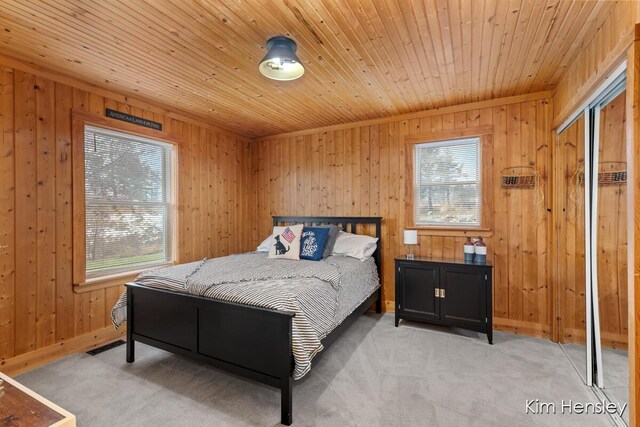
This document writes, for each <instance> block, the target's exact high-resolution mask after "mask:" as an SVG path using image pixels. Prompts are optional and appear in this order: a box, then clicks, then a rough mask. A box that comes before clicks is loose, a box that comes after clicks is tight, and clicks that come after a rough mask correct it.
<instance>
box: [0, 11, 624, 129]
mask: <svg viewBox="0 0 640 427" xmlns="http://www.w3.org/2000/svg"><path fill="white" fill-rule="evenodd" d="M614 3H615V2H606V1H600V2H594V1H569V0H485V1H481V0H474V1H472V0H425V1H418V0H416V1H409V0H348V1H347V0H344V1H339V0H324V1H320V0H316V1H304V0H275V1H258V0H244V1H242V0H235V1H224V2H222V1H214V0H189V1H184V0H146V1H144V0H133V1H131V0H122V1H118V0H103V1H93V0H73V1H70V0H3V1H2V2H1V4H0V26H1V27H0V46H1V48H0V51H2V52H3V53H5V54H6V55H7V56H11V57H14V58H17V59H20V60H22V61H26V62H28V63H31V64H34V65H37V66H41V67H44V68H47V69H49V70H52V71H55V72H58V73H62V74H65V75H69V76H74V77H77V78H79V79H82V80H84V81H87V82H89V83H93V84H95V85H98V86H100V87H103V88H107V89H110V90H113V91H117V92H119V93H122V94H125V95H130V96H135V97H137V98H140V99H143V100H151V101H154V102H156V103H160V104H161V105H163V106H166V107H170V108H172V109H174V110H177V111H179V112H183V113H184V112H187V113H188V114H189V115H191V116H193V117H197V118H199V119H202V120H206V121H208V122H210V123H213V124H216V125H219V126H221V127H223V128H226V129H229V130H232V131H235V132H237V133H239V134H241V135H244V136H248V137H257V136H264V135H269V134H274V133H280V132H286V131H294V130H300V129H308V128H313V127H318V126H323V125H331V124H338V123H346V122H352V121H356V120H364V119H371V118H378V117H386V116H391V115H396V114H402V113H410V112H415V111H421V110H425V109H433V108H438V107H444V106H449V105H455V104H460V103H465V102H473V101H479V100H484V99H489V98H495V97H502V96H509V95H517V94H522V93H528V92H536V91H541V90H550V89H553V88H554V86H555V84H557V83H558V81H559V79H560V77H561V76H562V74H563V70H565V68H566V67H567V65H568V64H569V63H570V61H571V59H572V58H573V56H574V54H575V52H576V51H577V50H578V49H579V48H580V45H581V44H582V43H583V42H584V41H585V40H588V38H589V37H590V36H592V34H593V32H594V29H595V28H596V26H597V25H599V23H600V22H602V20H603V18H604V17H605V16H606V14H607V13H608V11H609V10H610V9H611V7H612V6H613V4H614ZM278 34H286V35H290V36H291V37H293V38H294V39H295V40H296V41H297V43H298V45H299V49H298V51H299V56H300V59H301V60H302V61H303V62H304V65H305V68H306V72H305V75H304V76H303V77H302V78H300V79H299V80H296V81H292V82H276V81H272V80H269V79H266V78H265V77H263V76H262V75H260V73H259V72H258V68H257V64H258V61H259V60H260V59H261V58H262V56H263V55H264V53H265V41H266V40H267V39H268V38H269V37H270V36H273V35H278Z"/></svg>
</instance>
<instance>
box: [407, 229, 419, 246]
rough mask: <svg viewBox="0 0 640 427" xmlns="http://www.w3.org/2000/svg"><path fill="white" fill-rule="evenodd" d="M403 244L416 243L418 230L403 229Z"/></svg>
mask: <svg viewBox="0 0 640 427" xmlns="http://www.w3.org/2000/svg"><path fill="white" fill-rule="evenodd" d="M404 244H405V245H417V244H418V230H404Z"/></svg>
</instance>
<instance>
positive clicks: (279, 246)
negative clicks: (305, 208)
mask: <svg viewBox="0 0 640 427" xmlns="http://www.w3.org/2000/svg"><path fill="white" fill-rule="evenodd" d="M303 227H304V225H303V224H298V225H288V226H284V227H273V242H272V244H271V248H270V249H269V258H280V259H294V260H299V259H300V238H301V237H302V228H303Z"/></svg>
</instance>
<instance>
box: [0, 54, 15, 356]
mask: <svg viewBox="0 0 640 427" xmlns="http://www.w3.org/2000/svg"><path fill="white" fill-rule="evenodd" d="M13 99H14V73H13V70H12V69H10V68H4V67H3V68H1V69H0V138H1V139H0V141H1V143H0V182H2V183H3V185H2V187H0V354H6V355H9V356H13V354H14V349H15V328H14V325H15V320H16V319H15V305H16V299H15V297H16V292H15V267H16V250H15V246H14V242H15V234H16V223H15V144H14V138H15V132H14V129H13V126H14V119H13V117H14V115H13V113H14V110H13V103H14V102H13Z"/></svg>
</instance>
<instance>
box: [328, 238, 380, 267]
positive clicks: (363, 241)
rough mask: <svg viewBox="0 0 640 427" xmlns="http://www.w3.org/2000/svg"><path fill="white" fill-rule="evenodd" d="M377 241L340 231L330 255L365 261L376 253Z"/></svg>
mask: <svg viewBox="0 0 640 427" xmlns="http://www.w3.org/2000/svg"><path fill="white" fill-rule="evenodd" d="M377 242H378V239H377V238H376V237H371V236H365V235H362V234H352V233H345V232H344V231H341V232H340V234H338V238H337V239H336V244H335V246H334V247H333V252H332V253H331V255H334V256H349V257H352V258H357V259H359V260H360V261H365V260H366V259H367V258H369V257H370V256H371V255H373V253H374V252H375V251H376V248H377Z"/></svg>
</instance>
